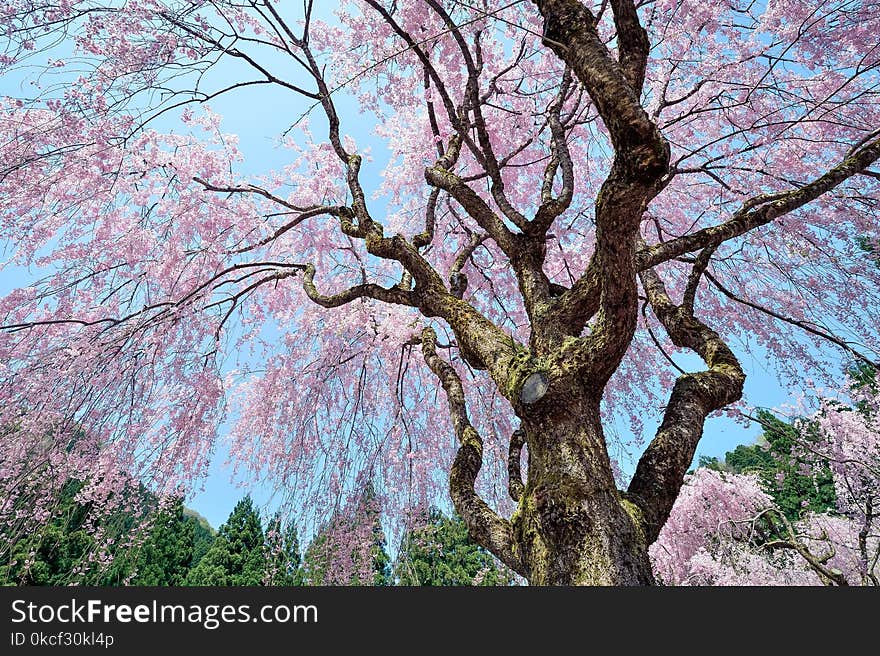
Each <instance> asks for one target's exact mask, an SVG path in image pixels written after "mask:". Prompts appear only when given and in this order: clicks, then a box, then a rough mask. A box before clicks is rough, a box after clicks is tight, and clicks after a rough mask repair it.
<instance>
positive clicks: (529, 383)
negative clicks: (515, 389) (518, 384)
mask: <svg viewBox="0 0 880 656" xmlns="http://www.w3.org/2000/svg"><path fill="white" fill-rule="evenodd" d="M549 387H550V379H549V378H547V375H546V374H545V373H543V372H541V371H536V372H534V373H531V374H529V375H528V376H527V377H526V379H525V380H524V381H523V384H522V388H521V389H520V391H519V400H520V401H521V402H522V403H524V404H525V405H531V404H532V403H537V402H538V401H540V400H541V399H542V398H544V395H545V394H547V390H548V389H549Z"/></svg>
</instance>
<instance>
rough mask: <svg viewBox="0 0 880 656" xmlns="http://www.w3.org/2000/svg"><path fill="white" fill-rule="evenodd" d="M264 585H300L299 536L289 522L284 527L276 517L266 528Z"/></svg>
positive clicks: (301, 577) (301, 574) (301, 575)
mask: <svg viewBox="0 0 880 656" xmlns="http://www.w3.org/2000/svg"><path fill="white" fill-rule="evenodd" d="M266 559H267V563H268V566H267V571H266V574H267V576H266V579H265V581H264V583H265V584H266V585H282V586H284V585H302V583H303V572H302V556H301V555H300V552H299V536H298V535H297V532H296V526H295V525H294V524H293V523H292V522H291V523H289V524H288V525H287V526H286V527H285V526H283V525H282V523H281V518H280V517H279V516H278V515H276V516H275V517H274V518H273V519H272V521H271V522H269V526H268V527H267V528H266Z"/></svg>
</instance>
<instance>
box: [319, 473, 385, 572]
mask: <svg viewBox="0 0 880 656" xmlns="http://www.w3.org/2000/svg"><path fill="white" fill-rule="evenodd" d="M379 515H380V507H379V500H378V497H377V496H376V493H375V489H374V488H373V486H372V485H371V484H368V485H367V486H366V487H365V489H364V492H363V493H362V494H361V495H360V496H359V497H358V498H357V499H356V500H355V501H354V502H353V503H350V504H347V505H346V506H345V507H344V508H342V509H341V510H340V511H338V512H336V513H335V514H334V515H333V517H332V518H331V519H330V521H329V522H327V524H326V525H325V526H324V527H323V528H321V529H320V530H319V531H318V532H317V533H316V534H315V537H314V538H313V539H312V541H311V542H310V543H309V546H308V548H307V549H306V553H305V555H304V557H303V578H304V581H305V582H306V583H307V584H309V585H379V586H381V585H390V584H391V558H390V557H389V555H388V550H387V548H386V542H385V532H384V531H383V530H382V524H381V522H380V517H379Z"/></svg>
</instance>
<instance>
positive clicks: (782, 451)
mask: <svg viewBox="0 0 880 656" xmlns="http://www.w3.org/2000/svg"><path fill="white" fill-rule="evenodd" d="M755 419H756V420H757V421H758V422H759V423H760V424H761V426H762V427H763V428H764V432H763V433H762V434H761V435H760V436H759V437H758V441H757V443H756V444H751V445H742V444H741V445H739V446H737V447H736V448H735V449H734V450H733V451H728V452H727V454H726V455H725V456H724V461H723V462H722V461H720V460H719V459H718V458H714V457H712V458H709V457H705V456H703V457H701V458H700V460H699V466H701V467H708V468H709V469H716V470H719V471H729V472H732V473H734V474H743V473H757V474H758V475H759V476H760V477H761V480H762V481H763V483H764V487H765V488H766V490H767V491H768V493H769V494H770V495H771V496H772V497H773V500H774V502H775V503H776V505H777V507H778V508H779V509H780V510H782V512H783V513H785V516H786V517H788V519H789V520H792V521H794V520H797V519H798V518H800V517H801V516H802V515H803V514H804V513H805V512H813V513H823V512H828V511H831V512H833V511H834V508H835V506H836V495H835V493H834V482H833V480H832V478H831V470H830V469H828V468H827V467H825V468H821V469H819V470H817V469H816V468H815V467H814V466H811V467H807V466H805V463H803V462H802V461H801V459H800V458H798V456H797V455H796V452H797V449H794V448H793V447H794V446H795V444H796V443H797V442H802V443H804V442H810V441H815V439H816V435H815V431H816V428H815V426H814V425H813V424H811V423H808V422H796V423H795V424H790V423H787V422H785V421H782V420H781V419H779V418H777V417H776V416H775V415H774V414H773V413H772V412H768V411H767V410H758V412H757V413H756V417H755Z"/></svg>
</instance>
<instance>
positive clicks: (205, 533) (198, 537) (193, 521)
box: [183, 508, 217, 567]
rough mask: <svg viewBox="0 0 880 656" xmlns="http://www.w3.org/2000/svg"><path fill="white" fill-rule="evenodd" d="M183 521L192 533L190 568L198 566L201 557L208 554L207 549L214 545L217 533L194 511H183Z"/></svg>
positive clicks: (187, 509) (185, 509)
mask: <svg viewBox="0 0 880 656" xmlns="http://www.w3.org/2000/svg"><path fill="white" fill-rule="evenodd" d="M183 521H184V522H185V523H187V524H190V525H191V526H192V531H193V549H192V561H191V562H190V566H191V567H195V566H196V565H198V564H199V561H200V560H201V559H202V557H203V556H204V555H205V554H206V553H208V549H210V548H211V545H212V544H214V539H215V538H216V536H217V532H216V531H215V530H214V529H213V528H211V525H210V524H209V523H208V520H207V519H205V518H204V517H202V516H201V515H200V514H199V513H197V512H196V511H195V510H190V509H189V508H184V509H183Z"/></svg>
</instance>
